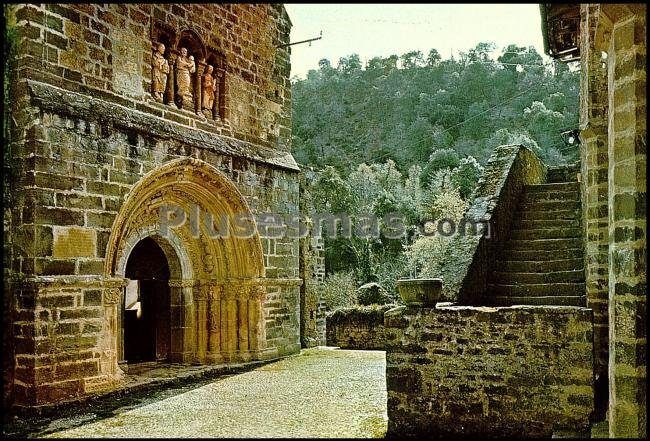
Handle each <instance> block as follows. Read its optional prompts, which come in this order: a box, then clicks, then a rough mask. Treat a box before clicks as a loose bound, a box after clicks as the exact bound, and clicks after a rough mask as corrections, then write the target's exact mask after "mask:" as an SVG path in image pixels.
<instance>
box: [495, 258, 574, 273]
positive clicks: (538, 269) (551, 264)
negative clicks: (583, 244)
mask: <svg viewBox="0 0 650 441" xmlns="http://www.w3.org/2000/svg"><path fill="white" fill-rule="evenodd" d="M495 268H499V269H500V270H501V271H510V272H512V271H516V272H525V273H550V272H552V271H571V270H583V268H584V262H583V260H582V258H577V259H558V260H546V259H540V260H502V261H497V263H496V265H495Z"/></svg>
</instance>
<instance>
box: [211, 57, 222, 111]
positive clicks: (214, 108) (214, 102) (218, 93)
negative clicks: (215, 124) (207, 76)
mask: <svg viewBox="0 0 650 441" xmlns="http://www.w3.org/2000/svg"><path fill="white" fill-rule="evenodd" d="M215 69H216V66H215ZM213 74H214V77H215V78H216V80H217V81H216V84H217V87H215V89H214V99H213V100H212V119H214V120H220V119H221V118H220V116H219V97H220V96H221V77H219V74H218V73H217V71H216V70H213Z"/></svg>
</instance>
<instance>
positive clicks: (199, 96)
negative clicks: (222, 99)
mask: <svg viewBox="0 0 650 441" xmlns="http://www.w3.org/2000/svg"><path fill="white" fill-rule="evenodd" d="M205 67H206V64H205V60H199V62H198V63H197V64H196V74H195V75H196V77H195V79H194V113H196V114H197V115H199V114H201V115H203V111H202V107H201V103H202V101H203V93H202V90H203V81H201V80H202V79H203V72H204V71H205Z"/></svg>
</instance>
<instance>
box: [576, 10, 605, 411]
mask: <svg viewBox="0 0 650 441" xmlns="http://www.w3.org/2000/svg"><path fill="white" fill-rule="evenodd" d="M580 17H581V22H580V54H581V57H580V63H581V65H580V75H581V78H580V138H581V142H580V164H581V173H580V174H581V180H580V181H581V182H580V187H581V188H580V190H581V198H580V200H581V201H582V219H583V223H582V227H583V231H584V237H585V238H586V241H585V250H584V251H585V255H584V265H585V282H586V296H587V307H589V308H591V309H592V310H593V311H594V363H595V366H594V381H595V406H596V414H595V420H596V421H603V420H604V419H605V417H606V411H607V401H608V380H607V378H608V373H607V364H608V359H609V343H608V332H609V325H608V322H609V316H608V295H609V293H608V266H607V265H608V264H607V254H608V247H609V245H608V230H607V188H608V187H607V175H608V170H607V168H608V165H609V164H608V159H607V100H608V99H607V67H606V64H605V63H606V61H605V60H603V59H602V56H601V51H600V50H598V49H596V47H595V41H594V38H595V32H596V25H597V18H598V5H593V4H582V5H581V13H580Z"/></svg>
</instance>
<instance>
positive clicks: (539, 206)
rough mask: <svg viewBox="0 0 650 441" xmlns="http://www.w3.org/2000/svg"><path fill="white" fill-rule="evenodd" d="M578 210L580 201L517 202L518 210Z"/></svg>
mask: <svg viewBox="0 0 650 441" xmlns="http://www.w3.org/2000/svg"><path fill="white" fill-rule="evenodd" d="M554 210H574V211H579V210H580V201H538V202H533V203H525V202H523V201H522V203H521V204H519V211H520V212H524V211H554Z"/></svg>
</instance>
